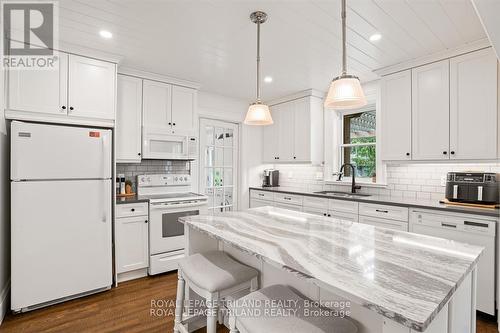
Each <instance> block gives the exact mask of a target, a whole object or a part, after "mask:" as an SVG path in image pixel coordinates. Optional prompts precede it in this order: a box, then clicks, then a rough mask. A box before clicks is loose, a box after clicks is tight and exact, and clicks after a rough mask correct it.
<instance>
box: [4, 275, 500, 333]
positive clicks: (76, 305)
mask: <svg viewBox="0 0 500 333" xmlns="http://www.w3.org/2000/svg"><path fill="white" fill-rule="evenodd" d="M176 284H177V274H176V273H169V274H163V275H159V276H154V277H147V278H142V279H138V280H134V281H129V282H124V283H120V284H119V286H118V288H114V289H112V290H110V291H107V292H104V293H100V294H96V295H92V296H88V297H84V298H80V299H76V300H73V301H69V302H65V303H62V304H58V305H54V306H51V307H48V308H44V309H40V310H35V311H31V312H28V313H23V314H18V315H13V314H10V313H9V314H7V316H6V318H5V319H4V322H3V323H2V325H1V326H0V332H1V333H10V332H16V333H17V332H23V333H31V332H33V333H35V332H37V333H38V332H61V333H62V332H64V333H66V332H72V333H73V332H128V333H134V332H151V333H153V332H162V333H165V332H172V330H173V310H174V302H172V301H173V300H175V294H176V286H177V285H176ZM152 303H153V306H152ZM165 303H167V304H165ZM151 310H155V311H156V314H155V315H152V314H151ZM199 332H200V333H201V332H204V330H200V331H199ZM222 332H224V333H226V332H228V330H227V329H225V328H224V327H219V330H218V333H222ZM477 333H498V331H497V329H496V324H495V323H494V322H491V321H487V320H484V319H482V318H479V319H478V324H477Z"/></svg>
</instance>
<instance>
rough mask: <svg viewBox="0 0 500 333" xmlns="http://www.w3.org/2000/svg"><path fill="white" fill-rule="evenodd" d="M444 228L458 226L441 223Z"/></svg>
mask: <svg viewBox="0 0 500 333" xmlns="http://www.w3.org/2000/svg"><path fill="white" fill-rule="evenodd" d="M441 226H442V227H447V228H456V227H457V226H456V224H448V223H441Z"/></svg>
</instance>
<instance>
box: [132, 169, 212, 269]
mask: <svg viewBox="0 0 500 333" xmlns="http://www.w3.org/2000/svg"><path fill="white" fill-rule="evenodd" d="M190 190H191V176H190V175H185V174H183V175H171V174H160V175H139V176H137V194H138V196H139V198H147V199H148V200H149V221H150V223H149V270H148V272H149V274H150V275H154V274H159V273H163V272H168V271H172V270H176V269H177V262H178V261H179V260H180V259H181V258H183V257H184V226H183V224H181V223H179V222H178V219H179V217H182V216H190V215H200V214H207V213H208V211H207V200H208V198H207V197H206V196H204V195H201V194H197V193H193V192H190Z"/></svg>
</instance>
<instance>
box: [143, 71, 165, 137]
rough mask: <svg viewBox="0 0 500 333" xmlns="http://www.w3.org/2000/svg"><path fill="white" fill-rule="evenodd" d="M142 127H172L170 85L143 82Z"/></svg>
mask: <svg viewBox="0 0 500 333" xmlns="http://www.w3.org/2000/svg"><path fill="white" fill-rule="evenodd" d="M143 93H144V95H143V98H144V104H143V105H144V108H143V111H142V112H143V114H142V116H143V122H142V124H143V126H145V127H157V128H158V127H161V128H168V129H170V128H171V127H172V86H171V85H170V84H166V83H162V82H156V81H149V80H144V81H143Z"/></svg>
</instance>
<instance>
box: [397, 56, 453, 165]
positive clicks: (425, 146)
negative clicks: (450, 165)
mask: <svg viewBox="0 0 500 333" xmlns="http://www.w3.org/2000/svg"><path fill="white" fill-rule="evenodd" d="M449 72H450V71H449V60H443V61H440V62H436V63H432V64H429V65H425V66H421V67H417V68H414V69H412V156H413V159H414V160H442V159H449V138H450V134H449V124H450V99H449V95H450V94H449V87H450V83H449ZM391 121H392V120H391Z"/></svg>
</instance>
